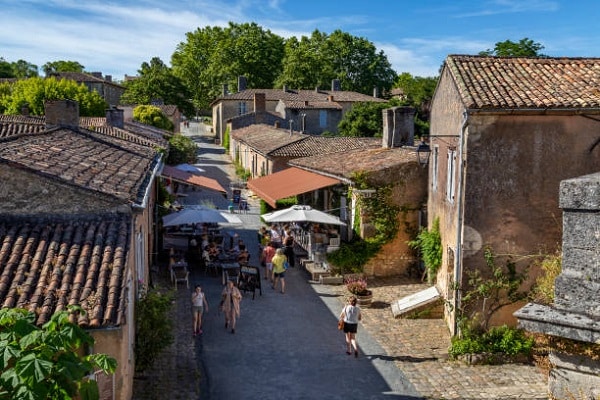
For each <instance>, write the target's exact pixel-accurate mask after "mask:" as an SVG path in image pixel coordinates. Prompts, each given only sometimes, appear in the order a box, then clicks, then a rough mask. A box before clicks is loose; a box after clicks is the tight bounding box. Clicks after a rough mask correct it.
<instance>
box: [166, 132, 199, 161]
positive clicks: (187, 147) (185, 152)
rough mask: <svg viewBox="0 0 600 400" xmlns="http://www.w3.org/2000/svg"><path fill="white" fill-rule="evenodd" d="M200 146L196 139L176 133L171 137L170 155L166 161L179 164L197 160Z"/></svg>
mask: <svg viewBox="0 0 600 400" xmlns="http://www.w3.org/2000/svg"><path fill="white" fill-rule="evenodd" d="M197 151H198V147H197V146H196V143H194V141H193V140H192V139H191V138H189V137H187V136H183V135H174V136H173V137H172V138H170V139H169V155H168V157H167V161H166V163H167V164H168V165H177V164H182V163H193V162H195V161H196V153H197Z"/></svg>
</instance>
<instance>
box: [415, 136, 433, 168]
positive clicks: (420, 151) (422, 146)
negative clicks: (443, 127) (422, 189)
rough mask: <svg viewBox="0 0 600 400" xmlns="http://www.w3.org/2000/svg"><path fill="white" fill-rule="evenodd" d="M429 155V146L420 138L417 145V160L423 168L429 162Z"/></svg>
mask: <svg viewBox="0 0 600 400" xmlns="http://www.w3.org/2000/svg"><path fill="white" fill-rule="evenodd" d="M430 155H431V147H429V145H428V144H427V143H426V142H425V140H423V139H421V143H419V145H418V146H417V162H418V163H419V165H420V166H422V167H423V168H425V167H426V166H427V164H428V163H429V156H430Z"/></svg>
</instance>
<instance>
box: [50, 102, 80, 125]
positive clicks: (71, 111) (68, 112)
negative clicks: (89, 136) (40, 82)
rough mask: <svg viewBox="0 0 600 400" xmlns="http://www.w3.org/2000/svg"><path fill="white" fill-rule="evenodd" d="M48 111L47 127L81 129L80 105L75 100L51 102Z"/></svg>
mask: <svg viewBox="0 0 600 400" xmlns="http://www.w3.org/2000/svg"><path fill="white" fill-rule="evenodd" d="M44 107H45V109H46V111H45V113H46V127H47V128H52V127H56V126H62V127H69V128H78V127H79V103H77V102H76V101H75V100H49V101H46V103H45V104H44Z"/></svg>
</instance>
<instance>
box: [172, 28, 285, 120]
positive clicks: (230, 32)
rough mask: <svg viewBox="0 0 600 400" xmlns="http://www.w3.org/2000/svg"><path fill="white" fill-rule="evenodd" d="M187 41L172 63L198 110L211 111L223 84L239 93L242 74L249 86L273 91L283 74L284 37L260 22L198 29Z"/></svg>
mask: <svg viewBox="0 0 600 400" xmlns="http://www.w3.org/2000/svg"><path fill="white" fill-rule="evenodd" d="M186 39H187V41H186V42H182V43H179V44H178V45H177V48H176V50H175V52H174V53H173V55H172V56H171V64H172V66H173V72H174V74H175V75H176V76H178V77H179V78H181V79H182V81H183V82H184V83H185V84H186V85H187V86H188V87H189V88H190V90H191V91H192V93H193V98H194V104H195V105H196V107H198V108H201V109H207V108H209V105H210V103H211V102H212V101H213V100H214V99H215V98H216V97H218V96H219V95H220V94H221V92H222V87H223V86H222V85H223V84H227V85H228V86H229V87H230V88H231V89H232V90H236V89H237V78H238V77H239V76H240V75H243V76H245V77H246V78H247V80H248V84H249V86H248V87H255V88H270V87H273V82H274V81H275V78H276V77H277V76H278V75H279V73H280V71H281V60H282V58H283V47H284V46H283V38H281V37H279V36H277V35H275V34H274V33H271V31H269V30H264V29H263V28H261V27H260V26H258V25H257V24H256V23H244V24H236V23H233V22H230V23H229V26H227V27H226V28H220V27H210V26H207V27H205V28H202V29H200V28H198V29H197V30H196V31H194V32H188V33H187V34H186Z"/></svg>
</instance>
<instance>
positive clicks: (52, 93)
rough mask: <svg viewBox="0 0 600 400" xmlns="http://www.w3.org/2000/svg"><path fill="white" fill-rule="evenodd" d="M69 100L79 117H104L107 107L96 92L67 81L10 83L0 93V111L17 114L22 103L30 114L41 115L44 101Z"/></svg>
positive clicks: (29, 80)
mask: <svg viewBox="0 0 600 400" xmlns="http://www.w3.org/2000/svg"><path fill="white" fill-rule="evenodd" d="M62 99H72V100H76V101H77V102H78V103H79V113H80V114H81V115H82V116H88V117H94V116H95V117H100V116H104V115H105V112H106V107H107V104H106V102H105V101H104V99H103V98H102V97H101V96H100V95H99V94H98V92H96V91H91V92H90V91H89V90H88V88H87V87H86V86H85V85H83V84H78V83H77V82H75V81H72V80H68V79H61V80H57V79H56V78H40V77H36V78H29V79H20V80H18V81H17V82H14V83H10V84H8V85H7V86H4V87H3V88H2V89H1V90H0V110H3V111H4V113H6V114H20V113H21V107H22V106H23V105H24V104H28V105H29V112H30V113H31V114H32V115H44V113H45V109H44V103H45V102H46V100H62Z"/></svg>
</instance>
